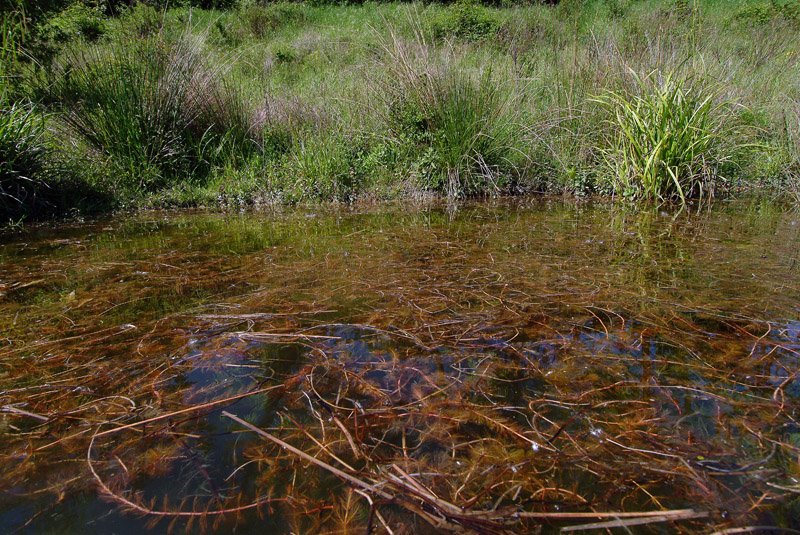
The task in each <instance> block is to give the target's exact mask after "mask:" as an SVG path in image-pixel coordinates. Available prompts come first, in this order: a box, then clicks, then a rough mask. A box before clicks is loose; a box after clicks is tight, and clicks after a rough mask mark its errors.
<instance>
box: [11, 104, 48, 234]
mask: <svg viewBox="0 0 800 535" xmlns="http://www.w3.org/2000/svg"><path fill="white" fill-rule="evenodd" d="M44 138H45V124H44V119H43V117H42V116H41V115H40V114H38V113H37V112H36V111H35V110H34V109H33V107H32V106H29V105H22V104H12V105H10V106H8V107H7V106H6V105H5V103H2V104H0V222H2V223H5V222H8V221H9V220H12V219H15V218H19V217H22V216H24V215H27V214H28V213H30V212H32V211H35V210H37V209H39V208H41V206H42V205H43V204H44V201H43V198H42V196H41V191H42V189H44V188H46V187H47V186H46V184H45V181H44V175H45V173H46V155H47V148H46V145H45V139H44Z"/></svg>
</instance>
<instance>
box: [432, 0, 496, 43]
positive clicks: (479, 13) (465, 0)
mask: <svg viewBox="0 0 800 535" xmlns="http://www.w3.org/2000/svg"><path fill="white" fill-rule="evenodd" d="M500 23H501V20H500V18H499V16H498V15H497V14H496V13H495V12H494V11H491V10H490V9H487V8H485V7H483V6H482V5H480V4H479V3H478V2H477V1H476V0H459V1H458V2H457V3H456V4H453V5H452V6H448V7H447V8H445V10H444V11H443V12H442V13H441V14H440V15H439V16H438V17H436V18H434V19H433V21H432V22H431V26H432V30H433V34H434V35H435V36H436V37H458V38H460V39H465V40H469V41H480V40H484V39H487V38H489V37H491V36H493V35H494V34H495V33H496V32H497V30H498V28H499V27H500Z"/></svg>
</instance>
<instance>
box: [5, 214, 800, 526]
mask: <svg viewBox="0 0 800 535" xmlns="http://www.w3.org/2000/svg"><path fill="white" fill-rule="evenodd" d="M798 254H800V214H799V213H797V212H795V211H793V210H792V209H791V208H790V207H785V206H780V205H774V204H773V203H770V202H767V201H737V202H730V203H718V204H717V205H715V206H714V207H713V209H709V208H704V209H693V210H682V211H679V210H665V209H664V208H660V209H655V208H654V209H648V208H644V209H643V208H638V209H631V208H627V207H625V206H622V205H618V204H616V205H612V204H604V203H584V202H579V203H576V202H562V201H553V200H535V201H530V200H526V201H521V200H514V201H494V202H490V203H483V204H469V205H464V206H461V207H459V208H458V209H452V208H450V209H448V208H447V207H438V206H409V205H397V206H383V207H375V208H360V209H345V208H343V209H335V210H329V211H326V212H314V211H307V210H286V211H285V212H280V211H279V212H270V213H247V214H210V213H196V212H189V213H148V214H145V215H141V216H135V217H118V218H114V219H108V220H103V221H96V222H87V223H82V224H72V225H69V226H66V227H60V228H47V227H41V228H29V229H27V230H26V231H25V233H24V234H13V235H7V236H5V237H3V238H2V241H1V242H0V260H1V261H2V264H0V266H1V267H0V343H2V347H0V404H1V405H2V407H3V412H2V413H0V433H1V435H0V436H1V437H2V440H1V441H0V526H4V529H5V530H6V531H7V532H9V533H11V532H17V533H51V532H52V533H120V534H123V533H137V534H140V533H142V532H143V529H147V530H150V531H149V532H151V533H166V532H168V531H169V530H170V528H171V529H172V530H173V532H175V533H180V532H184V531H186V532H192V533H194V532H198V533H199V532H203V531H214V532H218V533H234V532H235V533H264V532H267V533H292V532H294V533H300V532H303V533H349V532H351V531H352V532H358V533H366V531H367V530H366V525H367V524H368V523H369V524H373V525H375V526H376V527H375V529H374V530H373V532H374V533H387V532H388V530H387V527H386V526H389V528H390V529H391V530H392V531H393V532H394V533H398V534H399V533H424V532H442V533H444V532H449V531H453V530H454V529H455V528H456V527H457V526H458V525H459V524H460V525H463V526H467V527H468V528H470V529H472V531H473V532H479V533H501V532H509V533H529V532H532V531H534V530H539V529H541V530H542V531H543V532H545V533H547V532H556V531H557V530H558V529H559V528H561V527H564V526H574V525H580V524H587V523H591V522H607V521H614V520H615V517H614V516H610V517H602V516H600V517H599V518H597V519H595V518H585V517H576V516H573V517H570V516H568V515H565V517H564V518H552V517H545V516H544V515H542V516H537V515H538V514H539V513H576V512H583V513H585V512H596V513H604V512H617V513H619V512H628V513H631V512H640V511H662V510H669V511H674V510H682V509H692V510H693V511H694V513H697V514H698V515H696V517H692V516H691V515H692V513H669V514H676V515H677V516H675V517H672V519H671V520H670V521H662V522H658V523H654V522H648V523H638V524H637V523H630V525H626V527H627V529H629V530H630V531H632V532H636V533H660V532H665V533H667V532H668V533H674V532H686V533H696V532H699V531H703V532H711V531H714V529H724V528H732V527H733V528H735V527H746V526H752V525H760V526H763V525H773V526H784V527H787V528H795V529H798V528H800V525H798V521H797V520H795V519H796V518H797V517H800V504H799V503H798V501H797V499H796V497H797V496H799V495H800V485H798V480H797V478H800V465H798V462H799V461H798V455H799V454H800V424H798V423H797V418H798V396H800V380H798V378H797V374H798V370H799V367H798V362H799V359H798V350H800V311H799V310H798V304H799V303H800V300H798V297H800V267H798ZM237 396H239V397H238V399H234V400H230V401H227V402H219V403H217V402H218V401H220V400H226V399H228V398H231V397H237ZM177 411H183V412H177ZM223 411H226V412H227V413H229V414H231V415H233V416H235V417H238V418H239V419H241V420H242V421H245V422H249V423H250V424H252V425H253V426H256V427H257V428H259V429H261V430H264V431H266V432H268V433H269V434H271V435H272V436H276V437H279V438H281V439H282V440H285V441H286V442H287V443H289V444H290V445H292V446H294V447H296V448H298V449H299V450H301V451H302V452H305V453H307V454H309V455H311V456H313V457H314V458H316V459H318V460H319V461H322V462H323V463H325V466H319V465H315V464H312V461H310V460H308V459H304V458H302V457H300V456H298V454H297V453H295V452H293V451H292V450H291V449H287V448H284V447H281V446H279V445H276V444H274V443H272V442H270V441H269V439H267V438H265V437H263V436H259V435H258V434H257V433H255V432H254V431H252V430H250V429H248V428H246V427H245V426H244V425H243V424H241V423H240V422H237V421H235V420H233V419H232V418H230V417H229V416H227V415H226V414H223ZM159 417H162V418H160V419H159ZM150 419H155V420H154V421H152V422H150V423H148V424H145V425H143V424H141V422H143V421H145V420H150ZM127 425H129V426H130V427H127V428H123V426H127ZM93 437H94V438H93ZM326 466H332V467H335V468H338V469H342V470H344V471H345V472H347V473H348V474H351V475H353V476H354V477H356V478H357V479H358V480H359V481H361V482H364V483H365V484H367V485H368V486H370V487H371V488H372V490H365V487H358V485H357V484H354V483H353V482H352V481H351V482H350V483H344V482H342V481H341V479H340V478H338V477H337V476H336V475H334V474H332V472H331V471H330V470H328V469H327V468H326ZM354 488H355V489H357V490H359V491H361V492H364V493H365V494H367V495H369V496H370V499H372V500H373V501H375V502H376V503H379V502H383V503H379V505H378V506H377V508H376V510H377V512H378V513H379V514H374V513H371V512H370V506H369V502H368V500H367V499H366V498H365V497H364V496H362V495H361V494H358V493H356V492H355V491H354V490H353V489H354ZM376 489H378V490H380V491H381V492H383V493H384V495H381V494H380V492H378V491H377V490H376ZM385 494H388V495H390V497H389V498H387V496H386V495H385ZM388 502H391V503H388ZM451 505H452V506H455V507H456V508H457V512H455V511H456V510H455V509H448V507H450V506H451ZM225 511H228V512H226V513H221V512H225ZM448 511H449V512H448ZM534 513H535V514H534ZM681 515H682V516H681ZM700 515H705V516H700ZM616 521H617V522H620V521H623V522H624V521H626V520H625V517H620V516H619V515H617V517H616ZM437 522H438V523H439V524H438V527H432V526H433V525H434V524H436V523H437ZM384 524H385V525H384ZM451 528H452V529H451ZM265 530H266V531H265Z"/></svg>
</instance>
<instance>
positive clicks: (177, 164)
mask: <svg viewBox="0 0 800 535" xmlns="http://www.w3.org/2000/svg"><path fill="white" fill-rule="evenodd" d="M52 91H53V94H52V95H51V99H53V100H54V101H55V102H60V103H62V105H63V118H64V120H65V121H66V122H67V123H68V124H69V125H70V127H71V128H72V129H73V131H74V132H75V133H76V134H77V135H78V136H80V137H81V138H82V139H83V140H84V141H85V142H86V143H87V144H88V145H89V146H90V147H92V148H93V149H94V150H96V151H98V152H99V153H100V154H101V155H104V156H106V157H108V158H110V159H111V163H112V164H113V165H114V166H116V167H117V168H118V169H119V173H118V176H117V182H116V184H115V187H117V188H122V189H124V190H133V191H150V192H152V191H156V190H158V189H161V188H164V187H167V186H169V185H170V184H172V183H174V182H175V181H176V180H183V181H189V182H191V181H193V180H198V179H201V178H202V176H203V175H204V173H205V172H206V171H207V170H208V167H209V165H211V164H214V163H215V162H218V161H223V160H225V159H227V158H230V157H233V156H235V155H236V154H237V153H246V151H248V150H251V148H252V147H255V146H256V145H255V143H254V141H255V140H253V139H252V136H251V134H252V133H253V132H252V130H251V124H250V123H249V121H250V116H249V110H248V107H247V105H246V103H245V102H243V100H242V98H241V95H239V94H238V93H237V92H236V91H234V90H232V89H231V88H229V87H227V86H226V85H225V84H224V83H223V80H222V71H221V70H219V68H218V67H217V68H209V67H207V65H206V64H205V61H204V50H203V45H202V43H201V42H200V41H199V40H198V39H195V38H191V37H190V36H184V38H182V39H181V40H179V41H178V42H177V43H174V44H169V43H166V42H164V41H162V40H161V39H160V38H158V37H156V38H153V39H149V40H146V41H143V42H141V43H137V44H135V45H134V46H130V45H127V46H126V45H123V44H120V45H116V46H114V47H111V48H109V49H104V48H98V47H94V48H90V49H88V50H87V51H85V52H80V53H77V52H76V53H74V54H73V55H71V56H70V57H69V63H68V64H67V65H65V66H64V67H63V70H62V73H61V75H60V76H59V77H57V79H56V83H55V85H54V86H53V88H52Z"/></svg>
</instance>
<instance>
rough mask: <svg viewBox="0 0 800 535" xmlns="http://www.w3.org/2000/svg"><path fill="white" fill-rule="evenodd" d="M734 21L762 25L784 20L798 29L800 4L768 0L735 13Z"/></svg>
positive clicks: (790, 0) (747, 6) (742, 8)
mask: <svg viewBox="0 0 800 535" xmlns="http://www.w3.org/2000/svg"><path fill="white" fill-rule="evenodd" d="M734 19H735V20H737V21H738V22H740V23H742V24H746V25H764V24H767V23H769V22H773V21H775V20H784V21H786V22H788V23H789V24H791V25H792V26H794V27H800V2H797V1H796V0H785V1H781V0H770V1H768V2H758V3H749V4H746V5H744V6H742V7H741V8H739V9H738V10H737V11H736V13H735V15H734Z"/></svg>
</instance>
